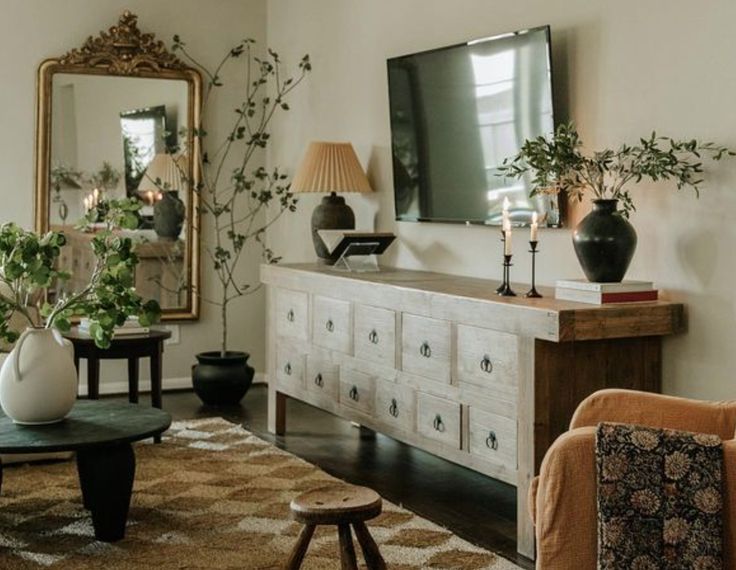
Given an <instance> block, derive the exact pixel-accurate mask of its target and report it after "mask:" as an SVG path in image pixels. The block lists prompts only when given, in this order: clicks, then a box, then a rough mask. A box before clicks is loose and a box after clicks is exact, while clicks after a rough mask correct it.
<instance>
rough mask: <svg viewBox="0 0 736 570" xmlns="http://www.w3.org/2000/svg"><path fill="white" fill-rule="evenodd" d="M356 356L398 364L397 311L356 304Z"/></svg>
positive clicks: (388, 363) (381, 362) (383, 362)
mask: <svg viewBox="0 0 736 570" xmlns="http://www.w3.org/2000/svg"><path fill="white" fill-rule="evenodd" d="M355 356H356V357H357V358H362V359H364V360H369V361H371V362H376V363H379V364H385V365H387V366H391V367H394V366H396V313H395V312H394V311H391V310H389V309H379V308H378V307H368V306H366V305H355Z"/></svg>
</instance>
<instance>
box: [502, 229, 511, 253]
mask: <svg viewBox="0 0 736 570" xmlns="http://www.w3.org/2000/svg"><path fill="white" fill-rule="evenodd" d="M503 237H504V240H503V254H504V255H511V230H505V231H504V232H503Z"/></svg>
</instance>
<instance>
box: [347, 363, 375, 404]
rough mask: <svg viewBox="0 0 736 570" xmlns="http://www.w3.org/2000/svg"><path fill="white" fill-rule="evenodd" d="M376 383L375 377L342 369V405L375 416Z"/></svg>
mask: <svg viewBox="0 0 736 570" xmlns="http://www.w3.org/2000/svg"><path fill="white" fill-rule="evenodd" d="M374 400H375V383H374V379H373V376H371V375H370V374H366V373H365V372H359V371H357V370H353V369H352V368H345V367H341V368H340V403H341V404H342V405H343V406H346V407H348V408H353V409H355V410H358V411H361V412H363V413H364V414H367V415H373V409H374V404H375V402H374Z"/></svg>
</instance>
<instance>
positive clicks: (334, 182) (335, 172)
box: [291, 142, 373, 193]
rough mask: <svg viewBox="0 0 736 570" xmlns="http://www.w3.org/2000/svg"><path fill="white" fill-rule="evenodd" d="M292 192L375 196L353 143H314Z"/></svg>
mask: <svg viewBox="0 0 736 570" xmlns="http://www.w3.org/2000/svg"><path fill="white" fill-rule="evenodd" d="M291 191H292V192H323V193H325V192H372V191H373V188H371V185H370V183H369V182H368V178H367V177H366V175H365V171H364V170H363V167H362V166H361V165H360V161H359V160H358V157H357V156H356V154H355V150H353V145H351V144H350V143H336V142H313V143H310V145H309V148H307V153H306V155H305V156H304V160H303V161H302V163H301V165H300V166H299V169H298V170H297V171H296V174H295V175H294V178H293V179H292V181H291Z"/></svg>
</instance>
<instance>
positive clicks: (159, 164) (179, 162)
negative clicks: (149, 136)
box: [138, 152, 187, 192]
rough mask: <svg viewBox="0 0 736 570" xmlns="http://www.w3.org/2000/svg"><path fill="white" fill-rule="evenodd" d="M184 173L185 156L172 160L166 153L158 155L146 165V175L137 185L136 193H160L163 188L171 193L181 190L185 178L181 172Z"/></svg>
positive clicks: (185, 169)
mask: <svg viewBox="0 0 736 570" xmlns="http://www.w3.org/2000/svg"><path fill="white" fill-rule="evenodd" d="M186 171H187V158H186V156H180V157H178V158H174V157H173V156H172V155H170V154H168V153H165V152H162V153H159V154H157V155H156V156H154V157H153V160H152V161H151V162H149V163H148V168H146V173H145V174H144V175H143V178H141V181H140V184H138V192H149V191H150V192H160V191H161V190H163V189H164V188H165V189H166V190H173V191H178V190H183V189H184V185H185V180H184V179H185V176H182V172H186ZM157 180H159V181H160V182H159V184H160V186H157V185H156V181H157Z"/></svg>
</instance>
